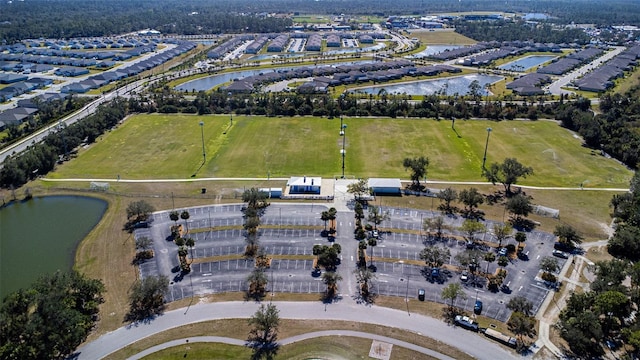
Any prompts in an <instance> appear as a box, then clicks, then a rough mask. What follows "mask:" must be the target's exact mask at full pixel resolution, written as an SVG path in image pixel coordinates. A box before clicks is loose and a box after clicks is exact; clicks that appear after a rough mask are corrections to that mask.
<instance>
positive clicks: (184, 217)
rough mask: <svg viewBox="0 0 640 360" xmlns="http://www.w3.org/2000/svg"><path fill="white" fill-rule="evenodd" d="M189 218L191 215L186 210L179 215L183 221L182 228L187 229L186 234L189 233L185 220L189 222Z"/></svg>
mask: <svg viewBox="0 0 640 360" xmlns="http://www.w3.org/2000/svg"><path fill="white" fill-rule="evenodd" d="M190 217H191V214H189V212H188V211H187V210H183V211H182V212H181V213H180V218H181V219H182V220H184V226H185V228H186V229H187V232H189V223H187V220H189V218H190Z"/></svg>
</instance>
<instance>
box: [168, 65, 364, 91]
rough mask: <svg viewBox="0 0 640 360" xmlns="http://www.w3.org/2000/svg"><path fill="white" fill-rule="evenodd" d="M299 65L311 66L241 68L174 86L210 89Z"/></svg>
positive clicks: (191, 89)
mask: <svg viewBox="0 0 640 360" xmlns="http://www.w3.org/2000/svg"><path fill="white" fill-rule="evenodd" d="M366 63H371V61H348V62H340V63H335V64H332V65H317V66H316V67H322V66H340V65H348V64H366ZM300 67H312V66H303V65H300V66H289V67H279V68H273V69H259V70H243V71H234V72H229V73H224V74H218V75H211V76H207V77H203V78H200V79H195V80H191V81H187V82H186V83H184V84H180V85H178V86H176V87H175V89H176V90H178V91H187V92H188V91H207V90H211V89H213V88H214V87H216V86H219V85H222V84H224V83H226V82H229V81H231V80H233V79H242V78H245V77H247V76H253V75H259V74H266V73H270V72H274V71H289V70H293V69H296V68H300Z"/></svg>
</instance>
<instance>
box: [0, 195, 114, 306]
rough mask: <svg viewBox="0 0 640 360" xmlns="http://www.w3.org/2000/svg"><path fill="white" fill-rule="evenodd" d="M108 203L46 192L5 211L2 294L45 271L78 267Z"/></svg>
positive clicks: (0, 237) (0, 229)
mask: <svg viewBox="0 0 640 360" xmlns="http://www.w3.org/2000/svg"><path fill="white" fill-rule="evenodd" d="M106 209H107V203H106V202H105V201H103V200H100V199H95V198H90V197H83V196H45V197H39V198H33V199H32V200H29V201H25V202H15V203H13V204H9V205H7V206H6V207H4V208H1V209H0V224H2V225H1V226H0V298H2V299H4V297H5V296H6V295H7V294H9V293H11V292H13V291H15V290H18V289H20V288H22V287H25V286H29V285H30V284H31V283H33V282H34V281H35V280H36V279H38V278H39V277H40V276H41V275H43V274H48V273H54V272H55V271H57V270H61V271H67V270H70V269H71V268H72V267H73V262H74V258H75V254H76V248H77V247H78V244H79V243H80V241H82V239H84V238H85V236H87V234H88V233H89V232H90V231H91V230H92V229H93V227H94V226H96V224H97V223H98V222H99V221H100V219H101V218H102V215H103V214H104V212H105V211H106Z"/></svg>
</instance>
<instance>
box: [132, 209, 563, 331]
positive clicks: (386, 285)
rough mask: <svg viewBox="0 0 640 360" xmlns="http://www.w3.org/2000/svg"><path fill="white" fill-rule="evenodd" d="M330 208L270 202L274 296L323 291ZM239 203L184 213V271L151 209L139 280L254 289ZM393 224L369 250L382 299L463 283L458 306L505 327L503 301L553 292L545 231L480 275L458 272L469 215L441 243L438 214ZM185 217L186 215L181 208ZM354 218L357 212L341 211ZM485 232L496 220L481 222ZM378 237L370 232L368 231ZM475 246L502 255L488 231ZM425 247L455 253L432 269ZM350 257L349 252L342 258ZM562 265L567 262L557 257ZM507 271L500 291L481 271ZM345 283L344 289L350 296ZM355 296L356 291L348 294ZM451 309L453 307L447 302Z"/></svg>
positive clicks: (184, 289)
mask: <svg viewBox="0 0 640 360" xmlns="http://www.w3.org/2000/svg"><path fill="white" fill-rule="evenodd" d="M327 209H328V206H326V205H318V204H271V205H270V206H269V207H268V208H267V209H266V210H265V213H264V215H263V216H262V218H261V223H262V225H261V227H260V230H259V234H260V246H261V247H262V249H263V250H264V251H265V253H266V255H267V256H268V257H269V258H271V263H270V267H269V269H268V270H267V272H266V275H267V277H268V285H267V290H268V292H273V293H277V292H291V293H318V294H321V293H323V292H324V291H325V289H326V286H325V285H324V283H323V282H322V278H321V276H320V275H321V273H320V272H317V271H314V259H315V256H314V255H313V246H314V245H316V244H329V243H330V242H329V241H328V239H327V238H326V237H323V236H321V232H322V230H323V229H325V224H324V222H323V221H322V220H321V219H320V215H321V213H322V212H323V211H326V210H327ZM241 210H242V205H221V206H204V207H198V208H191V209H188V211H189V214H190V217H189V218H188V219H187V220H186V222H185V220H183V219H180V220H178V221H177V222H176V223H177V224H183V225H185V228H188V229H189V232H188V234H186V235H185V237H190V238H192V239H194V240H195V244H196V245H195V246H194V248H193V249H190V250H189V257H190V258H192V259H193V262H192V264H191V272H189V273H186V274H183V273H181V272H180V271H179V262H178V254H177V252H178V247H177V246H176V245H175V244H174V243H173V241H172V238H171V236H170V226H171V225H174V224H175V223H174V222H173V221H171V220H170V219H169V213H170V211H163V212H158V213H155V214H154V216H153V222H152V226H151V227H149V228H141V229H137V230H136V231H135V236H136V238H140V237H149V238H152V239H153V240H154V242H153V244H154V245H153V246H154V252H155V254H156V256H155V257H154V258H153V259H150V260H148V261H146V262H144V263H142V264H141V265H140V271H141V275H142V276H143V277H145V276H150V275H166V276H168V277H169V279H170V281H171V284H170V295H169V299H168V300H169V301H175V300H179V299H182V298H187V297H191V296H195V295H206V294H216V293H223V292H245V291H247V290H248V282H247V277H248V276H249V274H250V273H251V272H252V270H253V269H254V268H255V263H254V260H253V259H246V258H244V256H243V255H244V252H245V246H246V243H245V231H244V230H243V227H242V225H243V213H242V211H241ZM382 210H383V211H384V212H388V213H389V215H390V219H389V220H387V221H385V222H383V223H382V224H381V225H380V231H379V232H378V233H377V246H375V247H369V249H368V250H367V254H368V255H369V256H371V258H370V260H369V263H368V265H370V267H371V269H374V271H375V279H374V280H373V281H372V286H373V289H374V291H375V293H377V294H379V295H387V296H394V297H398V298H409V299H417V297H418V291H419V290H420V289H424V290H425V294H424V295H425V300H426V301H433V302H439V303H445V301H444V300H443V299H442V297H441V293H442V289H443V288H444V287H445V286H447V285H448V284H450V283H454V282H456V283H459V284H460V285H461V286H462V289H463V290H464V292H465V295H466V296H463V297H459V298H457V299H456V301H455V302H454V305H456V306H458V307H460V308H463V309H465V310H467V311H469V312H473V310H474V305H475V304H476V301H478V300H479V301H481V302H482V303H483V308H482V310H481V314H482V315H484V316H487V317H490V318H494V319H496V320H499V321H506V320H507V319H508V318H509V316H510V313H511V311H510V310H508V309H507V307H506V304H507V303H508V302H509V300H510V299H511V298H512V297H513V296H515V295H519V296H523V297H525V298H526V299H527V300H529V301H530V302H531V303H532V304H533V311H534V312H536V311H537V310H538V308H539V307H540V305H541V304H542V302H543V300H544V298H545V297H546V295H547V294H548V292H549V291H553V290H554V289H553V288H552V287H549V286H547V285H545V283H544V282H543V281H542V280H541V279H540V277H539V271H540V270H539V260H540V259H541V258H543V257H547V256H551V255H552V254H553V244H554V240H555V236H554V235H552V234H549V233H544V232H539V231H535V230H534V231H530V232H528V233H527V240H526V243H525V244H526V245H525V249H524V251H523V252H522V253H523V254H526V255H524V256H521V257H520V258H518V257H516V256H514V255H512V254H510V255H511V256H509V257H508V259H509V261H508V263H507V264H506V265H505V266H499V265H498V264H497V262H491V263H487V262H486V261H480V263H479V264H478V271H477V272H476V273H475V274H474V273H473V272H469V271H468V269H467V267H464V266H462V265H461V264H460V263H459V261H458V259H457V257H456V255H458V254H460V253H462V252H464V251H466V250H467V249H468V243H467V242H466V241H465V240H464V239H463V238H462V236H461V234H462V233H461V232H459V231H458V230H456V229H457V228H459V227H460V226H461V224H462V223H463V221H464V218H463V217H461V216H454V215H452V216H445V217H444V220H445V224H446V225H447V227H448V228H449V229H451V230H450V231H448V232H447V233H446V234H445V236H443V237H442V239H434V238H433V237H429V236H427V233H426V232H425V231H424V230H422V229H421V228H422V226H421V224H422V222H423V221H424V220H425V219H429V218H434V217H436V216H441V214H440V213H439V212H434V211H419V210H412V209H400V208H382ZM180 211H182V210H180ZM345 216H351V214H345ZM484 223H485V226H486V228H487V229H492V228H493V224H494V223H493V222H488V221H487V222H484ZM349 226H350V224H347V223H342V222H341V223H340V226H339V227H338V233H341V234H342V236H341V237H338V238H337V242H338V243H340V245H341V246H342V248H343V249H348V248H354V249H355V248H356V247H357V244H358V242H357V240H355V239H354V238H353V235H352V233H353V231H352V230H351V228H350V227H349ZM371 234H373V232H371ZM476 238H477V241H478V244H481V245H478V246H477V248H478V249H479V250H480V251H482V252H483V253H484V252H494V253H495V255H496V257H497V256H498V243H497V240H496V238H495V236H494V235H493V234H492V233H491V231H490V230H487V231H486V232H484V233H481V234H478V235H476ZM514 243H515V241H514V240H513V238H508V239H507V240H506V241H504V243H503V246H506V245H507V244H514ZM425 246H438V247H443V248H447V249H448V250H449V252H450V254H451V255H450V256H449V258H448V259H447V261H445V263H444V265H443V266H442V267H440V268H438V269H432V268H430V267H427V266H426V265H425V264H424V260H422V259H420V252H421V251H422V250H423V249H424V248H425ZM344 254H345V251H344V250H343V255H344ZM557 260H558V262H559V265H560V267H562V265H563V264H564V262H565V261H567V260H566V259H564V258H562V257H557ZM355 267H356V265H355V261H349V260H348V259H346V258H345V259H343V261H342V264H341V265H340V266H339V271H340V272H341V273H342V276H343V281H344V280H345V279H344V278H345V277H347V276H353V275H352V272H353V270H354V269H355ZM499 268H500V269H504V270H506V272H507V275H506V278H505V280H504V282H503V284H502V286H501V287H500V288H499V290H498V291H491V290H489V289H488V288H487V279H486V278H485V277H484V276H483V275H482V273H485V272H486V273H489V274H492V273H495V272H496V271H497V270H498V269H499ZM345 288H346V286H345V287H342V289H343V291H344V292H345V293H346V292H348V291H349V290H348V289H345ZM352 295H353V294H352ZM447 303H448V302H447Z"/></svg>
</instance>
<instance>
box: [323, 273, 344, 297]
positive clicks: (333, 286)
mask: <svg viewBox="0 0 640 360" xmlns="http://www.w3.org/2000/svg"><path fill="white" fill-rule="evenodd" d="M322 281H323V282H324V283H325V285H327V296H326V298H327V299H328V300H330V299H333V297H334V296H335V295H336V293H337V292H338V282H339V281H342V276H340V274H338V273H337V272H335V271H326V272H325V273H324V274H322Z"/></svg>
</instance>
